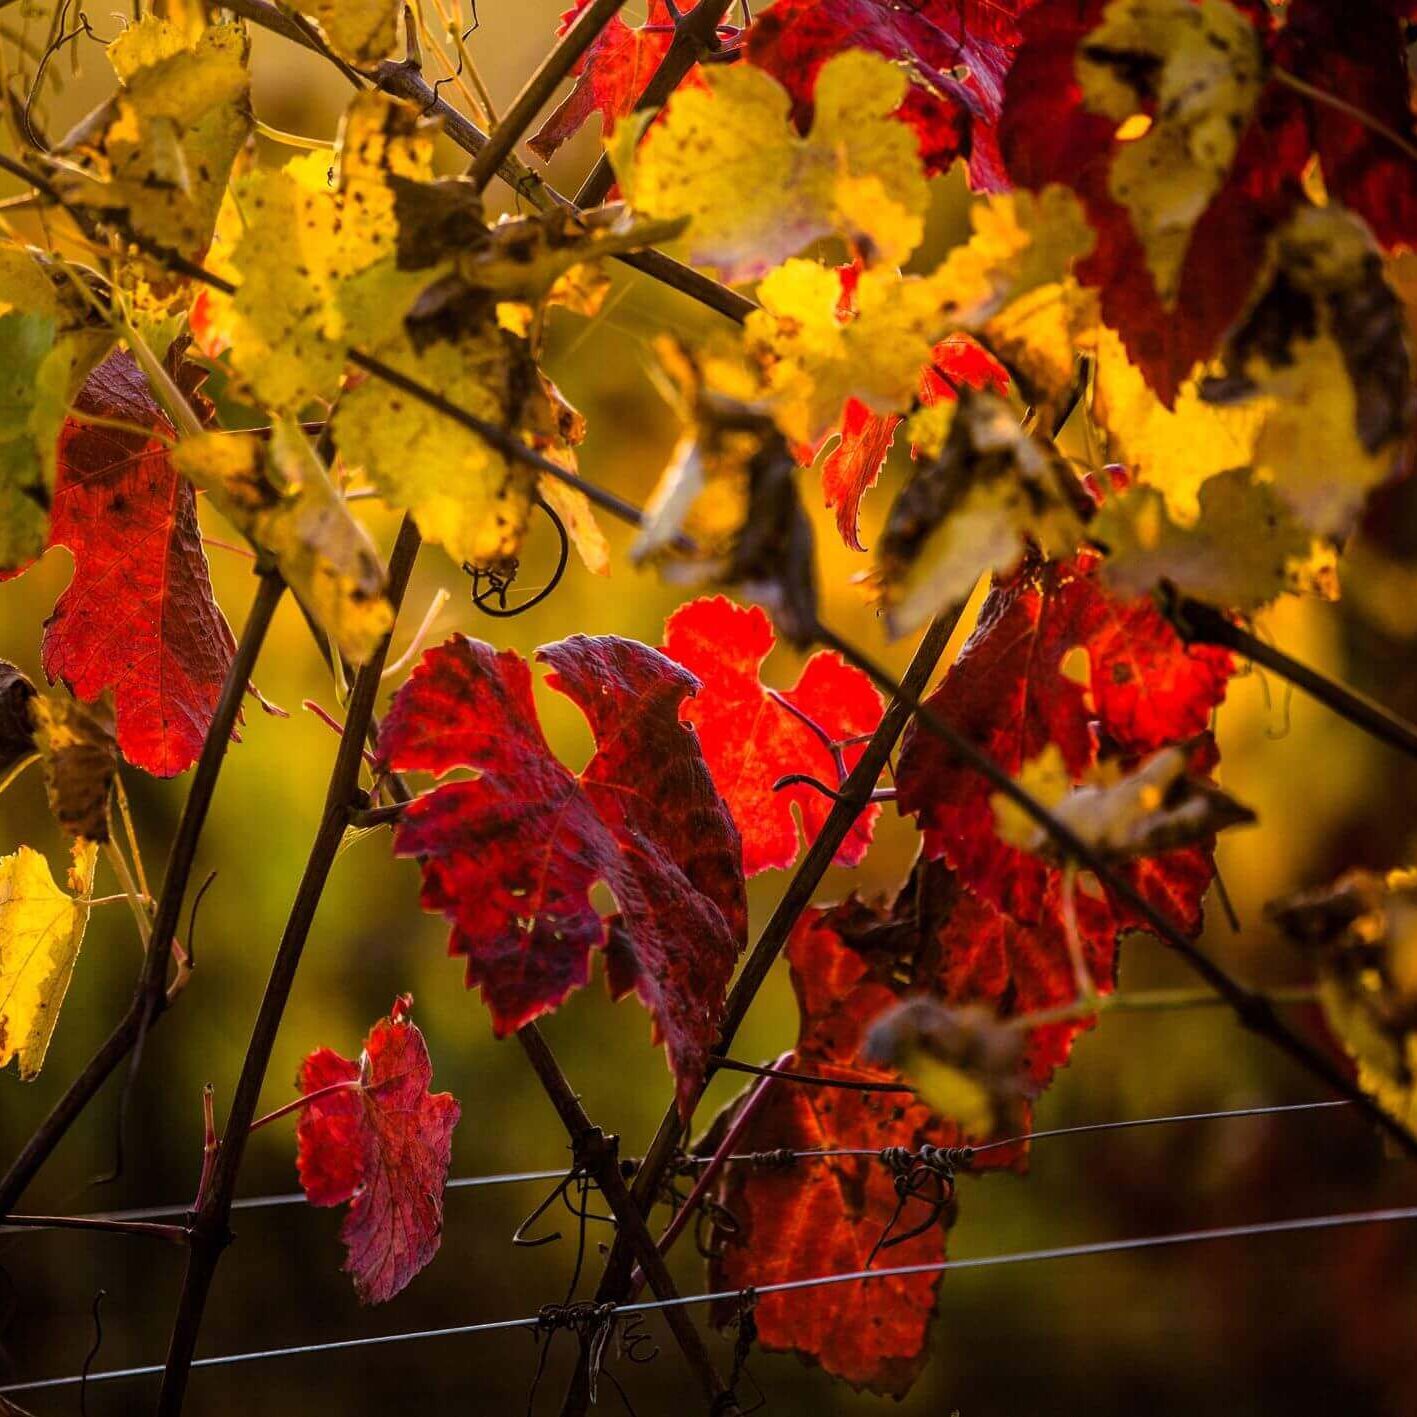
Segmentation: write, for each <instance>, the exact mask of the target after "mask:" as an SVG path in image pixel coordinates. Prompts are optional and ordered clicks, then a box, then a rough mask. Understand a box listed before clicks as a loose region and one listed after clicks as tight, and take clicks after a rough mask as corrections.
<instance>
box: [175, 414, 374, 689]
mask: <svg viewBox="0 0 1417 1417" xmlns="http://www.w3.org/2000/svg"><path fill="white" fill-rule="evenodd" d="M173 460H174V461H175V463H176V464H177V467H178V468H179V470H180V471H182V472H183V473H185V474H186V475H187V476H188V477H189V478H191V480H192V481H193V482H194V483H196V485H197V486H198V487H200V488H202V489H203V490H204V491H205V492H207V493H208V495H209V496H210V497H211V499H212V502H213V503H214V504H215V505H216V507H217V508H218V509H219V510H220V511H221V513H222V515H223V516H225V517H226V518H227V520H228V521H230V522H231V524H232V525H233V526H235V527H236V528H237V529H238V530H239V531H241V532H242V533H243V534H244V535H245V536H248V537H249V538H250V539H251V540H252V541H253V542H255V543H256V545H257V546H259V547H262V548H263V549H264V550H266V551H268V552H269V553H270V554H271V555H272V556H274V557H275V560H276V564H277V565H278V566H279V567H280V572H281V575H283V576H284V577H285V580H286V583H287V584H288V585H289V586H290V588H291V590H293V591H294V592H295V594H296V595H297V596H299V597H300V599H301V601H302V602H303V603H304V605H305V606H306V608H307V609H308V610H309V611H310V613H311V614H312V615H313V616H314V617H315V619H316V620H317V621H318V622H319V624H320V625H321V626H322V627H323V628H324V630H325V632H326V633H327V634H328V635H329V636H330V639H331V640H332V641H333V642H334V643H335V645H336V646H338V648H339V649H340V650H342V651H343V652H344V655H345V657H346V658H347V659H348V660H349V661H350V662H351V663H353V664H363V663H364V662H365V661H366V660H367V659H368V658H369V656H370V655H371V654H373V652H374V650H375V649H376V648H377V647H378V645H379V642H380V641H381V640H382V639H383V637H384V636H385V635H386V634H387V633H388V631H389V629H390V628H391V627H392V625H393V611H392V609H391V607H390V605H389V602H388V598H387V597H386V595H385V593H384V569H383V566H382V565H381V564H380V561H379V553H378V550H377V549H376V548H375V546H374V543H373V542H372V541H371V540H370V539H369V535H368V533H367V532H366V531H365V530H364V528H363V527H361V526H360V525H359V523H358V522H356V521H355V520H354V518H353V517H352V516H350V514H349V508H348V507H347V506H346V504H345V501H344V499H343V498H342V497H341V496H340V495H339V493H338V492H337V491H336V490H335V488H334V486H333V485H332V484H331V482H330V480H329V478H328V476H326V473H325V469H324V467H323V466H322V465H321V463H320V460H319V458H318V457H317V456H316V454H315V450H314V449H313V448H312V447H311V446H310V443H309V440H308V439H307V438H306V437H305V434H304V433H303V432H302V431H301V429H300V426H299V424H297V423H294V422H291V421H288V420H287V421H282V422H280V423H278V424H277V425H276V427H275V430H274V432H273V434H272V436H271V438H270V440H269V442H267V441H265V440H263V439H262V438H260V437H258V436H256V435H254V434H239V433H205V434H201V435H200V436H198V437H195V438H187V439H184V440H183V441H182V442H181V443H179V444H178V446H177V448H176V449H175V450H174V452H173Z"/></svg>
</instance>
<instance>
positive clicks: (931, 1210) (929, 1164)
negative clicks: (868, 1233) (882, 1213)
mask: <svg viewBox="0 0 1417 1417" xmlns="http://www.w3.org/2000/svg"><path fill="white" fill-rule="evenodd" d="M972 1157H973V1152H972V1151H971V1149H970V1148H968V1147H953V1146H951V1147H943V1146H928V1145H927V1146H922V1147H921V1148H920V1150H919V1151H911V1150H910V1149H909V1148H908V1147H903V1146H888V1147H884V1148H883V1149H882V1150H881V1152H880V1153H879V1160H880V1162H881V1164H882V1165H883V1166H884V1167H885V1168H886V1169H887V1170H888V1171H889V1172H890V1173H891V1174H892V1176H894V1178H895V1193H896V1207H895V1213H894V1214H893V1215H892V1216H891V1218H890V1219H889V1220H888V1221H887V1222H886V1227H885V1229H884V1230H882V1231H881V1238H880V1239H879V1240H877V1241H876V1243H875V1245H874V1247H873V1248H872V1250H871V1253H870V1255H869V1256H868V1257H867V1260H866V1264H865V1268H866V1269H870V1268H871V1266H872V1264H874V1263H875V1259H876V1256H877V1255H878V1254H880V1253H881V1251H882V1250H889V1249H892V1248H893V1247H894V1246H896V1245H903V1244H905V1242H906V1241H907V1240H914V1239H915V1238H916V1237H917V1236H919V1235H923V1234H925V1232H926V1231H927V1230H929V1229H930V1228H931V1226H933V1225H936V1224H938V1222H939V1220H940V1217H941V1216H942V1215H944V1213H945V1211H946V1209H948V1207H949V1206H950V1205H951V1204H953V1202H954V1197H955V1170H956V1167H958V1166H967V1165H968V1164H969V1162H970V1160H971V1159H972ZM912 1200H920V1201H923V1202H924V1203H925V1206H926V1215H925V1217H924V1219H923V1220H921V1221H920V1222H919V1223H918V1224H916V1225H913V1226H911V1228H910V1229H909V1230H906V1231H903V1232H902V1233H901V1234H899V1235H897V1234H895V1233H894V1231H895V1227H896V1226H897V1225H898V1224H899V1223H900V1218H901V1216H902V1215H903V1214H904V1213H905V1207H906V1206H907V1205H908V1204H909V1203H910V1201H912Z"/></svg>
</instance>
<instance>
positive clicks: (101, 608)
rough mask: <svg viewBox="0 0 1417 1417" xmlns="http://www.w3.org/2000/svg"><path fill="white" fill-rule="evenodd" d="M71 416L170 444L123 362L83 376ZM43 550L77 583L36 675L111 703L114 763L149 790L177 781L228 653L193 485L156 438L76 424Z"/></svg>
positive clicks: (152, 404)
mask: <svg viewBox="0 0 1417 1417" xmlns="http://www.w3.org/2000/svg"><path fill="white" fill-rule="evenodd" d="M75 408H76V410H77V411H78V413H80V414H88V415H90V416H96V417H100V418H103V419H111V420H118V421H120V422H123V423H128V424H133V425H136V429H137V430H141V429H145V428H151V429H153V430H154V432H155V433H160V434H162V435H164V436H166V437H167V438H169V439H171V438H172V437H173V436H174V435H173V431H172V428H171V426H170V425H169V424H168V422H167V419H166V418H165V417H164V416H163V413H162V410H161V409H160V408H159V406H158V404H157V401H156V399H154V397H153V394H152V390H151V388H150V387H149V386H148V381H147V379H146V378H145V377H144V375H143V373H142V371H141V370H140V369H139V367H138V365H137V362H136V361H135V360H134V359H133V357H132V355H130V354H128V353H127V352H126V351H119V352H118V353H115V354H112V355H110V356H109V357H108V358H107V359H106V360H105V361H104V362H103V363H102V364H100V365H99V367H98V368H97V369H95V370H94V372H93V373H92V374H91V375H89V378H88V382H87V383H86V384H85V385H84V388H83V391H82V393H80V395H79V397H78V399H77V400H76V402H75ZM49 543H50V545H51V546H63V547H65V548H66V549H67V550H68V551H69V552H70V553H71V555H72V556H73V558H74V578H73V580H72V581H71V582H70V584H69V588H68V589H67V590H66V591H65V592H64V593H63V594H62V595H61V596H60V597H59V600H58V602H57V603H56V604H55V607H54V613H53V615H51V616H50V617H49V620H48V621H47V622H46V624H45V630H44V669H45V673H47V674H48V675H49V677H50V679H51V680H53V679H63V680H64V682H65V684H67V685H68V686H69V688H70V690H71V691H72V692H73V693H74V694H75V695H76V696H77V697H78V698H81V699H84V700H85V701H87V702H92V701H93V700H95V699H97V698H98V697H99V696H100V695H101V694H102V693H104V692H105V691H106V690H112V691H113V701H114V709H115V713H116V717H117V735H118V746H119V748H120V749H121V750H122V752H123V756H124V757H125V758H127V759H128V761H129V762H130V763H132V764H133V765H134V766H135V767H140V768H143V769H145V770H146V771H148V772H150V773H153V774H155V775H156V776H158V777H172V776H173V775H174V774H176V773H180V772H185V771H186V770H187V769H188V768H189V767H191V766H192V764H193V763H194V762H195V761H196V760H197V756H198V754H199V753H200V752H201V750H202V741H203V739H204V738H205V737H206V732H207V726H208V725H209V724H210V723H211V719H212V713H213V711H214V710H215V708H216V703H217V699H218V698H220V697H221V687H222V683H223V681H224V680H225V678H226V671H227V669H228V668H229V667H230V665H231V658H232V655H233V654H234V652H235V644H234V642H233V640H232V637H231V630H230V629H229V628H228V626H227V623H226V618H225V616H223V615H222V613H221V611H220V609H219V608H218V607H217V604H216V601H215V600H214V599H213V598H212V587H211V579H210V576H209V573H208V570H207V557H206V553H205V551H204V550H203V549H202V537H201V532H200V530H199V528H198V526H197V510H196V499H195V494H194V492H193V489H192V484H191V483H190V482H188V481H187V479H186V478H185V477H182V476H180V475H179V474H178V472H177V470H176V469H175V468H174V467H173V465H172V462H171V459H170V458H169V457H168V455H167V445H166V444H164V443H163V442H162V440H161V438H159V437H157V436H148V435H145V434H144V433H143V432H142V431H134V432H131V433H130V432H127V431H123V430H120V429H117V428H114V427H112V426H99V425H97V424H94V423H89V422H85V421H83V420H82V419H81V418H77V417H71V418H70V419H69V420H68V421H67V422H66V423H65V425H64V431H63V433H62V434H61V435H60V439H59V467H58V479H57V485H56V488H55V493H54V507H53V511H52V514H51V518H50V537H49Z"/></svg>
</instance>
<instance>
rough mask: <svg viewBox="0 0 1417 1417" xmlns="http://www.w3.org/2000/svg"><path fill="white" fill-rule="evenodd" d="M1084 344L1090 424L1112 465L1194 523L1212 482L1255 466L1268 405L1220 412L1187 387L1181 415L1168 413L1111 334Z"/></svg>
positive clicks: (1096, 333)
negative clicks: (1088, 357)
mask: <svg viewBox="0 0 1417 1417" xmlns="http://www.w3.org/2000/svg"><path fill="white" fill-rule="evenodd" d="M1082 343H1083V345H1084V346H1085V347H1089V348H1090V350H1091V353H1092V356H1093V360H1094V363H1095V367H1096V376H1095V379H1094V383H1093V395H1092V418H1093V422H1094V423H1096V425H1097V426H1098V427H1099V428H1100V429H1102V431H1103V432H1104V434H1105V435H1106V439H1107V444H1106V449H1107V457H1108V460H1109V461H1111V462H1119V463H1125V464H1126V465H1127V467H1128V468H1129V469H1130V470H1131V473H1132V476H1133V477H1134V478H1136V480H1137V481H1138V482H1143V483H1146V484H1147V485H1148V486H1151V487H1155V488H1156V489H1157V490H1158V491H1159V492H1160V493H1161V494H1162V495H1163V496H1164V497H1165V499H1166V506H1167V509H1168V511H1169V512H1170V514H1171V516H1172V518H1173V519H1174V520H1176V521H1178V522H1182V523H1190V522H1193V521H1195V519H1196V515H1197V511H1198V507H1199V503H1198V500H1197V499H1198V497H1199V495H1200V490H1201V488H1202V487H1203V486H1204V485H1205V483H1206V481H1207V480H1208V479H1209V478H1212V477H1214V476H1215V475H1216V474H1217V473H1220V472H1225V471H1226V470H1227V469H1230V468H1237V467H1245V466H1248V465H1249V464H1250V463H1251V462H1252V461H1253V459H1254V452H1255V440H1256V439H1257V438H1258V436H1259V431H1260V428H1261V427H1262V426H1263V424H1264V421H1265V416H1266V414H1267V412H1268V411H1269V404H1268V403H1267V401H1265V400H1261V399H1256V400H1254V401H1252V402H1248V403H1244V404H1239V405H1236V406H1235V407H1220V406H1217V405H1216V404H1213V403H1210V402H1207V401H1206V400H1204V399H1203V398H1202V397H1201V394H1200V391H1199V389H1198V388H1197V386H1196V384H1195V383H1193V382H1190V381H1187V382H1186V383H1184V384H1182V385H1181V388H1180V390H1179V391H1178V393H1177V395H1176V403H1175V407H1174V408H1167V407H1166V405H1165V404H1164V403H1162V402H1161V400H1160V399H1159V398H1157V396H1156V395H1155V394H1154V393H1153V392H1152V390H1151V387H1150V385H1149V384H1148V383H1147V382H1146V380H1145V378H1144V377H1143V376H1142V374H1141V371H1140V370H1139V369H1137V367H1136V366H1135V365H1134V364H1132V363H1131V362H1130V361H1129V360H1128V358H1127V354H1126V351H1125V350H1124V349H1123V348H1122V341H1121V340H1120V339H1119V338H1118V337H1117V336H1116V335H1115V334H1114V333H1113V332H1112V331H1111V330H1109V329H1107V328H1106V326H1102V325H1099V326H1097V327H1096V328H1095V329H1094V330H1093V331H1092V332H1091V333H1090V334H1089V335H1086V336H1084V337H1083V338H1082Z"/></svg>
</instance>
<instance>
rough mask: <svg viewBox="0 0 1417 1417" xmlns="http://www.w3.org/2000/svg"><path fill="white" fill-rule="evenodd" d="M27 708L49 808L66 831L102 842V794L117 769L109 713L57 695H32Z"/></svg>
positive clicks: (104, 802) (105, 833) (104, 815)
mask: <svg viewBox="0 0 1417 1417" xmlns="http://www.w3.org/2000/svg"><path fill="white" fill-rule="evenodd" d="M29 712H30V721H31V722H32V723H33V724H34V741H35V746H36V747H37V748H38V749H39V753H40V761H41V763H42V764H43V766H44V790H45V793H46V795H47V796H48V798H49V809H50V811H52V812H53V813H54V817H55V820H56V821H57V822H58V823H59V825H60V826H61V827H62V828H63V829H64V831H66V832H67V833H68V834H69V835H70V836H74V837H83V838H86V839H87V840H89V841H96V842H98V843H99V844H100V845H102V844H103V843H104V842H106V841H107V840H108V793H109V789H110V788H111V787H112V786H113V779H114V777H115V776H116V775H117V773H118V745H117V744H116V743H115V742H114V738H113V723H112V714H111V713H106V712H105V711H104V709H103V708H102V707H101V706H99V705H95V706H94V707H92V708H89V707H87V706H86V705H84V704H81V703H79V702H77V701H76V700H74V699H71V698H67V697H63V696H61V695H59V694H39V695H36V697H35V698H33V699H32V700H31V701H30V706H29ZM105 718H106V719H107V720H108V721H107V722H105V721H104V720H105Z"/></svg>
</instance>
